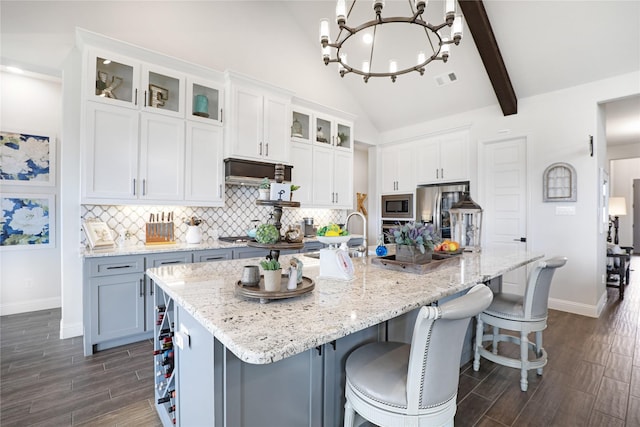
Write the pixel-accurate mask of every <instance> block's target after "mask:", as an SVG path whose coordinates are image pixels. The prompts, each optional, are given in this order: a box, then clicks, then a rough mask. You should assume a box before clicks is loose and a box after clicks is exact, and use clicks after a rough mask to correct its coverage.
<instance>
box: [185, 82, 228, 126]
mask: <svg viewBox="0 0 640 427" xmlns="http://www.w3.org/2000/svg"><path fill="white" fill-rule="evenodd" d="M223 106H224V89H223V87H222V86H221V85H219V84H217V83H215V82H212V81H208V80H204V79H199V78H196V77H187V102H186V107H187V119H189V120H194V121H197V122H200V123H206V124H212V125H217V126H221V125H222V116H223V114H222V113H223V111H222V108H223Z"/></svg>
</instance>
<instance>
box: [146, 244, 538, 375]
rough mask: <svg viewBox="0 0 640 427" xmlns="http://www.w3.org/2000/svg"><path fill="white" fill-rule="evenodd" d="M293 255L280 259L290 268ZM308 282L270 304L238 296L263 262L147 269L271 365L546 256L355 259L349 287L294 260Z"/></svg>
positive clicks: (245, 355) (184, 303)
mask: <svg viewBox="0 0 640 427" xmlns="http://www.w3.org/2000/svg"><path fill="white" fill-rule="evenodd" d="M293 256H294V255H281V256H280V261H281V263H282V264H283V265H287V263H288V261H289V259H290V258H292V257H293ZM296 256H297V257H298V258H299V259H301V260H302V262H303V263H304V276H306V277H309V278H311V279H313V280H314V281H315V289H314V290H313V291H312V292H310V293H308V294H305V295H302V296H299V297H295V298H289V299H282V300H272V301H270V302H268V303H266V304H261V303H260V302H259V300H258V299H252V298H246V297H243V296H239V295H237V293H236V284H237V282H238V281H239V278H240V276H241V271H242V268H243V266H245V265H248V264H258V262H259V261H260V259H258V258H253V259H251V258H250V259H239V260H230V261H222V262H207V263H196V264H181V265H170V266H164V267H158V268H151V269H148V270H147V275H148V276H149V277H150V278H151V279H152V280H153V281H154V282H155V283H156V284H158V285H159V286H160V287H161V288H162V289H163V290H164V291H165V292H166V293H167V294H168V295H169V296H170V297H171V298H173V300H174V303H175V304H176V305H178V306H180V307H182V308H183V309H184V310H186V311H187V312H188V313H190V314H191V315H193V317H194V318H195V319H196V320H197V321H198V322H200V323H201V324H202V325H203V326H204V327H205V328H206V329H207V330H208V331H209V332H211V333H212V334H213V336H214V337H215V338H216V339H218V340H219V341H220V342H221V343H222V344H223V345H224V346H225V347H226V348H228V349H229V350H230V351H231V352H233V353H234V354H235V355H236V356H237V357H238V358H239V359H240V360H242V361H244V362H247V363H253V364H266V363H272V362H276V361H278V360H282V359H284V358H286V357H289V356H293V355H295V354H298V353H302V352H304V351H306V350H308V349H311V348H314V347H316V346H319V345H322V344H325V343H328V342H331V341H333V340H336V339H339V338H342V337H344V336H346V335H349V334H351V333H353V332H356V331H359V330H362V329H365V328H368V327H370V326H373V325H376V324H379V323H382V322H384V321H387V320H389V319H392V318H394V317H397V316H400V315H402V314H405V313H408V312H410V311H412V310H414V309H416V308H418V307H421V306H423V305H425V304H429V303H432V302H434V301H437V300H439V299H442V298H444V297H446V296H449V295H453V294H455V293H457V292H460V291H463V290H465V289H468V288H470V287H472V286H473V285H474V284H476V283H480V282H484V281H487V280H490V279H492V278H495V277H498V276H501V275H503V274H504V273H507V272H509V271H511V270H515V269H517V268H519V267H522V266H524V265H526V264H528V263H530V262H534V261H536V260H539V259H541V258H542V257H543V255H542V254H539V253H531V252H488V251H485V252H481V253H473V254H472V253H465V254H463V255H461V256H460V262H459V263H456V264H457V265H453V266H449V267H443V268H440V269H437V270H435V271H432V272H429V273H427V274H412V273H405V272H398V271H393V270H388V269H385V268H382V267H380V266H378V265H375V264H372V263H371V259H372V258H373V257H365V258H354V259H353V263H354V267H355V276H354V279H353V280H352V281H349V282H345V281H339V280H333V279H326V278H318V275H319V260H317V259H313V258H309V257H305V256H303V255H301V254H298V255H296Z"/></svg>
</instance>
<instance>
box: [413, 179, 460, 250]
mask: <svg viewBox="0 0 640 427" xmlns="http://www.w3.org/2000/svg"><path fill="white" fill-rule="evenodd" d="M468 192H469V181H464V182H453V183H447V184H432V185H421V186H419V187H418V188H417V189H416V221H422V222H427V223H432V224H434V225H435V226H436V230H437V232H438V233H439V234H440V236H441V237H442V238H443V239H450V238H451V218H450V216H449V209H450V208H451V205H453V204H454V203H455V202H457V201H458V200H460V197H461V196H462V193H468Z"/></svg>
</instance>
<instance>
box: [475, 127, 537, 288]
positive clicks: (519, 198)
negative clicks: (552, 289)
mask: <svg viewBox="0 0 640 427" xmlns="http://www.w3.org/2000/svg"><path fill="white" fill-rule="evenodd" d="M481 150H482V155H481V164H480V170H481V173H482V175H481V176H482V178H481V181H480V182H481V188H482V189H484V193H483V197H482V202H481V203H480V205H481V206H482V208H483V210H484V212H483V215H482V220H483V234H484V236H483V239H482V240H483V242H482V245H483V247H485V248H487V250H491V249H497V250H507V251H510V252H515V251H524V250H526V249H527V243H526V238H527V139H526V138H525V137H518V138H513V139H507V140H500V141H487V142H484V143H483V144H482V145H481ZM526 278H527V271H526V269H525V268H520V269H518V270H515V271H513V272H510V273H508V274H505V275H504V276H503V278H502V286H503V290H504V291H506V292H512V293H522V292H523V291H524V287H525V284H526Z"/></svg>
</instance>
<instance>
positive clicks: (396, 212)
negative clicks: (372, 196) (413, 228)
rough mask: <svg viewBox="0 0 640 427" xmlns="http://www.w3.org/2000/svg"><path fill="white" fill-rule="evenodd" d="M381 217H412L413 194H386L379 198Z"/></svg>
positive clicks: (386, 218)
mask: <svg viewBox="0 0 640 427" xmlns="http://www.w3.org/2000/svg"><path fill="white" fill-rule="evenodd" d="M380 206H381V208H382V219H383V220H390V219H391V220H392V219H413V218H414V213H415V212H414V210H413V194H412V193H408V194H387V195H384V196H382V199H381V205H380Z"/></svg>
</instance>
